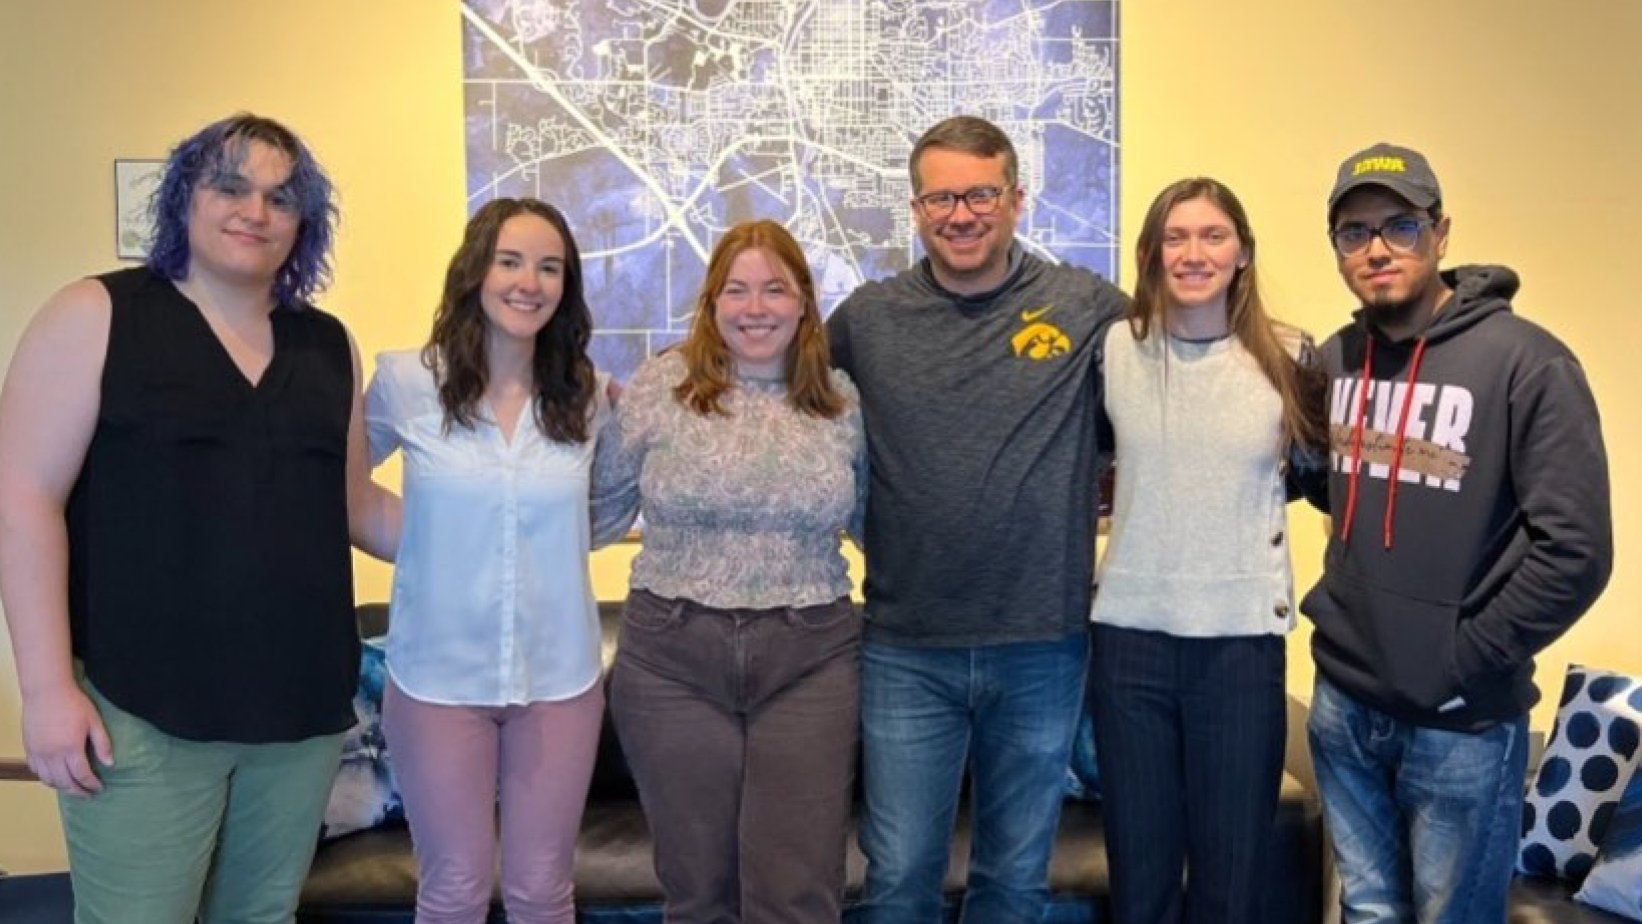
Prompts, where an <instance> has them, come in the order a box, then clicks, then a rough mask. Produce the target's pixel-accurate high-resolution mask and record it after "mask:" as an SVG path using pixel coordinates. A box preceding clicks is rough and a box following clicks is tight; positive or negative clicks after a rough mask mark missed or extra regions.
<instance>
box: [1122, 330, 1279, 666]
mask: <svg viewBox="0 0 1642 924" xmlns="http://www.w3.org/2000/svg"><path fill="white" fill-rule="evenodd" d="M1296 346H1298V341H1296ZM1104 363H1105V370H1104V371H1105V379H1106V396H1105V405H1106V413H1107V415H1108V416H1109V417H1110V418H1111V420H1112V426H1113V429H1114V430H1115V433H1116V439H1117V482H1116V487H1115V490H1114V492H1113V503H1112V529H1111V535H1110V536H1109V537H1108V539H1107V542H1106V548H1105V554H1104V555H1103V556H1102V559H1101V563H1100V584H1099V590H1098V592H1097V593H1096V596H1095V604H1094V608H1093V619H1094V621H1095V622H1098V623H1102V624H1105V625H1113V626H1123V627H1125V628H1130V629H1149V630H1155V631H1160V632H1168V633H1170V634H1171V635H1178V636H1188V637H1206V636H1229V635H1278V634H1282V633H1285V632H1287V631H1289V630H1290V629H1292V628H1293V627H1294V579H1293V574H1292V572H1291V570H1290V565H1289V545H1288V537H1287V532H1286V529H1287V526H1286V524H1287V512H1286V509H1285V507H1286V496H1285V492H1284V488H1283V475H1282V471H1281V466H1280V461H1281V455H1280V448H1281V444H1282V436H1283V434H1282V413H1283V408H1282V402H1281V399H1280V398H1279V397H1278V394H1277V392H1276V390H1275V389H1273V388H1272V386H1271V383H1270V382H1268V381H1267V380H1266V377H1265V375H1264V374H1263V373H1262V372H1261V371H1260V367H1259V366H1258V365H1257V364H1256V363H1255V360H1254V357H1253V356H1251V355H1250V354H1249V353H1248V352H1247V351H1246V350H1244V349H1243V346H1242V344H1240V343H1239V342H1238V341H1237V339H1236V338H1234V337H1226V338H1222V339H1219V340H1214V341H1210V342H1207V343H1199V342H1189V341H1182V340H1178V339H1175V338H1172V337H1168V336H1165V335H1160V333H1159V332H1157V331H1156V330H1155V329H1154V331H1153V333H1152V335H1151V336H1149V337H1148V338H1147V339H1146V340H1144V341H1137V340H1136V339H1135V337H1134V335H1133V334H1132V333H1131V332H1130V329H1129V326H1128V325H1127V324H1116V325H1113V326H1112V327H1111V329H1110V330H1109V331H1108V332H1107V334H1106V348H1105V355H1104Z"/></svg>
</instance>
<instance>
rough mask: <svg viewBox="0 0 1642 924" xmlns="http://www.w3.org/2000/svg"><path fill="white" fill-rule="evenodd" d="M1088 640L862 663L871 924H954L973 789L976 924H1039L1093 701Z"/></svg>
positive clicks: (864, 843) (967, 905)
mask: <svg viewBox="0 0 1642 924" xmlns="http://www.w3.org/2000/svg"><path fill="white" fill-rule="evenodd" d="M1087 662H1088V636H1087V635H1086V634H1085V633H1082V632H1078V633H1075V634H1073V635H1069V636H1067V637H1066V638H1065V639H1062V640H1060V641H1054V642H1034V643H1021V644H1009V645H991V646H980V647H972V648H909V647H900V646H894V645H885V644H881V643H868V644H866V645H864V646H863V648H862V655H861V742H862V773H863V778H864V781H865V785H866V807H865V814H864V817H863V819H862V822H861V850H862V852H863V853H865V854H866V856H867V877H866V887H865V890H864V894H863V902H864V906H865V907H864V911H865V920H866V921H867V922H868V924H934V922H937V921H940V920H941V881H942V879H943V878H945V875H946V869H947V855H948V852H949V849H950V843H951V838H952V830H953V823H954V821H955V819H956V816H957V809H958V794H959V788H960V786H961V784H962V782H963V775H964V770H965V767H966V764H967V766H968V767H969V769H970V772H971V774H972V780H971V793H970V800H971V812H972V822H971V830H972V833H973V843H972V846H971V849H970V860H969V882H968V885H967V888H966V891H965V897H964V905H963V917H962V920H963V921H964V922H965V924H1038V922H1039V921H1041V920H1042V919H1043V914H1044V905H1045V903H1046V901H1047V900H1048V896H1049V889H1048V871H1049V854H1050V850H1051V848H1052V847H1053V844H1054V837H1055V829H1056V827H1057V825H1058V824H1059V822H1060V807H1061V801H1062V797H1063V794H1064V792H1065V779H1066V765H1067V760H1068V757H1069V755H1070V752H1071V746H1072V738H1073V735H1074V733H1075V732H1076V728H1077V719H1078V715H1079V712H1080V710H1081V705H1082V698H1083V677H1084V672H1085V670H1086V668H1087Z"/></svg>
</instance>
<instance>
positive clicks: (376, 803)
mask: <svg viewBox="0 0 1642 924" xmlns="http://www.w3.org/2000/svg"><path fill="white" fill-rule="evenodd" d="M382 643H383V640H382V639H380V638H373V639H366V640H365V641H364V644H363V645H362V646H361V650H360V657H359V689H358V690H357V691H356V692H355V693H354V698H353V708H354V716H355V718H356V719H357V722H356V724H355V725H354V727H353V728H352V729H351V730H349V731H348V733H347V737H346V738H344V740H343V743H342V765H341V767H339V768H338V769H337V773H336V782H335V783H333V784H332V785H331V798H330V801H329V802H328V803H327V804H326V805H325V823H324V826H323V827H321V828H320V832H319V836H320V837H321V838H322V839H328V838H333V837H341V836H342V835H344V834H351V833H353V832H355V831H362V830H364V829H366V828H374V827H376V826H377V825H380V824H384V823H386V822H389V821H396V820H399V819H402V818H404V817H405V808H404V805H403V804H402V803H401V802H400V801H399V788H398V787H397V786H396V785H394V780H393V768H392V767H391V766H390V764H389V762H388V745H387V742H386V741H385V740H384V739H383V737H382V691H383V689H384V687H385V686H386V684H387V677H388V668H387V663H388V662H387V657H386V652H385V650H384V648H383V645H382Z"/></svg>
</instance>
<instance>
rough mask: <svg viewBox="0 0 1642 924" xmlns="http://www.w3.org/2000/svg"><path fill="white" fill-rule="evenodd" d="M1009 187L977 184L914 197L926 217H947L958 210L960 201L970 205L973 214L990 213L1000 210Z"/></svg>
mask: <svg viewBox="0 0 1642 924" xmlns="http://www.w3.org/2000/svg"><path fill="white" fill-rule="evenodd" d="M1007 191H1008V187H1003V188H1000V187H997V186H977V187H975V188H974V189H971V190H967V191H965V192H961V193H955V192H932V193H925V194H924V195H922V196H915V197H913V200H912V201H913V202H916V203H918V208H919V209H921V210H923V213H924V217H926V218H945V217H947V216H948V215H951V214H952V213H953V212H955V211H957V210H958V203H960V202H962V203H964V204H965V205H967V206H969V212H970V214H972V215H990V214H992V213H993V212H996V211H997V210H998V203H999V202H1002V201H1003V194H1004V193H1005V192H1007Z"/></svg>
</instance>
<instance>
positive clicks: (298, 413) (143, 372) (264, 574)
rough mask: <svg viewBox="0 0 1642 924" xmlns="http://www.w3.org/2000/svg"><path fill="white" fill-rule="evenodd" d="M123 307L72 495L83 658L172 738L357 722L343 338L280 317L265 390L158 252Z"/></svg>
mask: <svg viewBox="0 0 1642 924" xmlns="http://www.w3.org/2000/svg"><path fill="white" fill-rule="evenodd" d="M99 279H100V281H101V282H102V283H103V285H104V286H105V287H106V288H107V289H108V291H109V295H110V296H111V299H112V302H113V315H112V319H111V323H110V327H109V332H108V355H107V358H106V359H105V360H104V364H103V379H102V406H101V409H100V411H99V413H98V417H97V428H96V431H95V434H94V435H93V437H92V440H91V445H90V447H89V448H88V450H87V452H86V457H85V463H84V465H83V467H82V468H81V470H80V477H79V480H78V481H77V482H76V483H75V485H74V490H73V492H72V494H71V495H70V496H69V503H68V530H69V613H70V625H71V628H72V634H73V644H74V654H75V656H76V657H78V658H79V659H80V660H81V661H82V662H83V664H84V666H85V671H86V676H87V677H88V678H89V679H90V680H91V682H92V683H93V684H95V685H96V687H97V689H98V690H99V691H100V692H101V693H102V694H103V695H104V696H107V697H108V699H109V700H110V701H111V702H113V703H114V704H115V705H117V706H119V707H120V708H122V709H124V710H126V711H127V712H130V713H132V714H134V715H136V716H138V717H140V718H142V719H145V720H147V721H148V722H149V723H151V724H152V725H154V726H155V727H157V728H159V729H160V730H161V731H163V732H165V733H167V734H170V735H174V736H176V737H179V738H187V739H192V740H197V741H232V742H241V743H263V742H274V741H297V740H301V739H303V738H308V737H312V736H314V735H321V734H330V733H334V732H340V731H343V730H345V729H347V728H348V727H349V726H351V725H352V724H353V708H352V697H353V691H354V685H355V682H356V678H357V673H358V669H359V667H358V666H359V643H358V638H357V634H356V632H355V630H354V620H353V572H352V560H351V558H350V553H349V548H348V515H347V482H346V464H345V463H346V458H347V432H348V417H349V414H350V412H351V410H352V396H353V364H352V360H351V356H350V351H349V348H348V340H347V334H346V333H345V332H344V331H343V328H342V325H341V323H340V322H338V321H337V320H336V319H335V318H333V317H331V316H330V315H327V314H325V313H324V312H322V311H319V310H318V309H316V308H312V307H307V306H304V307H302V308H300V309H297V310H292V309H286V308H281V309H278V310H276V311H274V312H273V314H272V316H271V318H272V323H273V336H274V355H273V359H272V361H271V362H270V364H269V366H268V368H267V371H266V372H265V373H264V374H263V376H262V380H261V381H260V382H259V383H258V384H257V385H255V386H253V385H252V384H251V383H250V381H249V380H247V379H246V378H245V376H244V375H243V374H242V373H241V372H240V371H239V368H238V367H237V366H235V365H234V361H233V359H232V358H230V357H229V355H228V352H227V350H226V349H225V348H224V347H223V345H222V343H221V341H219V340H218V339H217V337H216V335H215V334H214V333H212V331H211V328H210V326H209V325H208V324H207V323H206V320H205V317H204V316H203V315H202V314H200V312H199V309H198V308H196V307H195V305H194V303H193V302H191V301H190V300H189V299H188V298H187V297H185V296H184V295H183V294H182V293H181V292H180V291H178V290H177V288H176V286H175V285H173V284H172V283H171V282H170V281H169V280H167V279H165V278H164V277H161V276H158V275H156V274H154V273H153V272H151V271H150V270H149V269H147V268H146V267H143V268H138V269H129V270H122V271H119V272H115V273H110V274H108V275H106V276H101V277H99Z"/></svg>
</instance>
